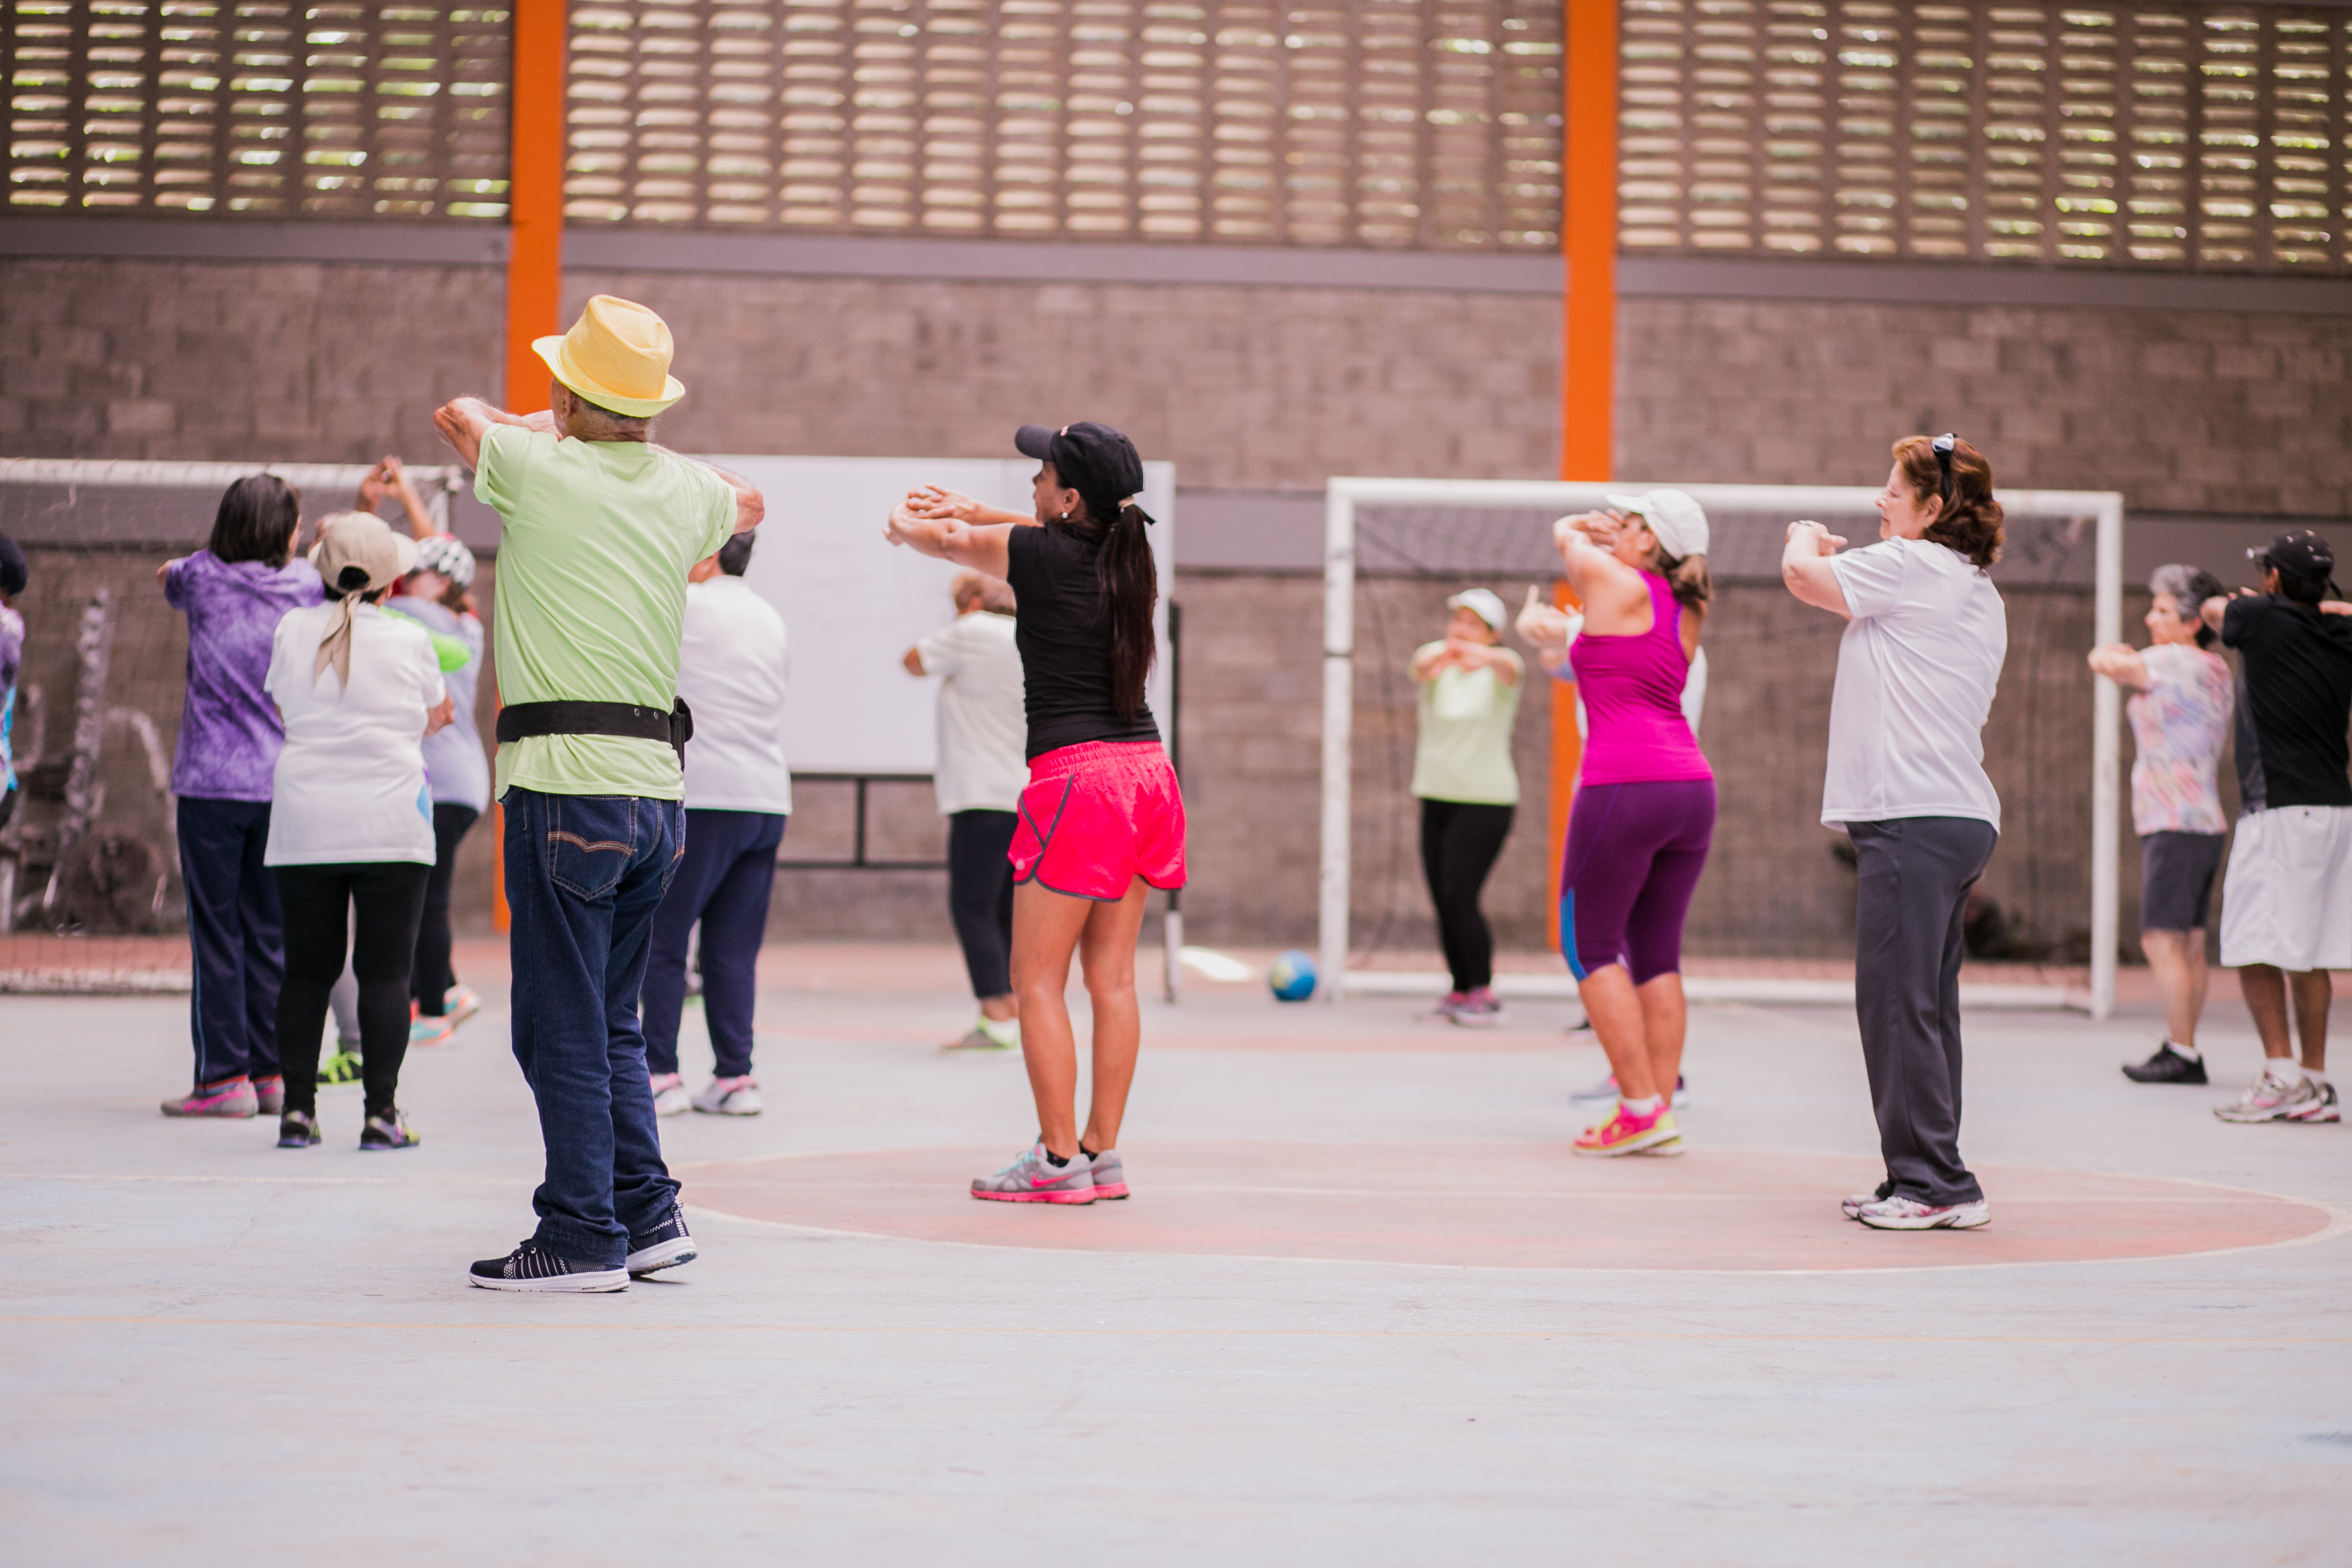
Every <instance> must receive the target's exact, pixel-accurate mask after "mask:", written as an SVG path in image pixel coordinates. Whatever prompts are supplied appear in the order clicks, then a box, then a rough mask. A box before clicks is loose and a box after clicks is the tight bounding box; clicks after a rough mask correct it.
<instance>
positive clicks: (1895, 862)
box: [1780, 436, 2009, 1230]
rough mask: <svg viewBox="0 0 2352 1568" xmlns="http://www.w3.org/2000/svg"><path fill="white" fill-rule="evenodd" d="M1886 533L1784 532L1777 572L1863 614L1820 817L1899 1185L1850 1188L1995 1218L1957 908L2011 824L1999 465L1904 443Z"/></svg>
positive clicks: (1956, 447)
mask: <svg viewBox="0 0 2352 1568" xmlns="http://www.w3.org/2000/svg"><path fill="white" fill-rule="evenodd" d="M1877 504H1878V519H1879V522H1878V538H1879V542H1877V543H1875V544H1873V545H1870V546H1868V547H1867V548H1865V549H1861V550H1855V551H1851V552H1847V553H1846V554H1843V555H1840V554H1839V553H1838V550H1839V548H1840V547H1841V546H1843V544H1844V543H1845V541H1844V540H1843V539H1840V538H1838V537H1837V536H1835V535H1834V534H1832V533H1831V532H1830V531H1828V530H1827V529H1825V528H1823V527H1822V525H1821V524H1820V523H1818V522H1792V523H1790V525H1789V538H1788V545H1787V548H1786V549H1785V550H1784V551H1783V552H1782V554H1781V558H1780V577H1781V580H1782V581H1783V582H1785V583H1786V584H1788V585H1789V589H1790V592H1791V593H1793V594H1795V595H1796V596H1797V597H1798V598H1800V599H1801V600H1803V601H1804V602H1805V603H1806V604H1808V605H1814V606H1816V607H1817V608H1820V609H1824V610H1827V611H1829V612H1830V613H1831V614H1832V615H1836V616H1843V617H1844V618H1845V620H1846V621H1847V622H1848V623H1849V624H1848V625H1847V626H1846V630H1845V636H1844V637H1843V639H1841V640H1840V642H1839V644H1838V668H1837V688H1836V690H1835V692H1834V694H1833V695H1832V698H1831V700H1830V752H1829V773H1828V779H1827V782H1826V784H1824V786H1823V788H1822V825H1823V826H1829V827H1843V828H1844V829H1845V831H1846V833H1847V835H1848V837H1851V838H1852V840H1853V852H1854V859H1855V862H1856V866H1857V869H1858V871H1859V873H1860V880H1859V890H1858V893H1857V895H1856V900H1855V911H1854V931H1855V954H1854V980H1853V990H1854V1012H1855V1016H1856V1017H1857V1019H1858V1021H1859V1022H1860V1024H1861V1026H1862V1050H1863V1060H1864V1064H1865V1066H1866V1067H1867V1068H1868V1069H1869V1074H1870V1097H1871V1102H1872V1105H1873V1106H1874V1109H1875V1110H1876V1111H1877V1114H1878V1142H1879V1148H1880V1150H1881V1152H1883V1153H1884V1154H1885V1158H1886V1179H1885V1181H1884V1182H1882V1183H1881V1184H1879V1187H1878V1190H1877V1191H1876V1192H1875V1193H1872V1194H1857V1195H1855V1196H1853V1197H1850V1198H1848V1199H1846V1200H1845V1203H1844V1205H1843V1206H1844V1211H1845V1214H1846V1215H1847V1217H1848V1218H1850V1219H1858V1220H1860V1221H1862V1222H1863V1223H1864V1225H1867V1226H1871V1227H1873V1228H1874V1229H1879V1230H1930V1229H1947V1228H1948V1229H1966V1228H1969V1227H1971V1226H1980V1225H1983V1224H1984V1223H1986V1221H1987V1220H1989V1219H1990V1217H1991V1210H1990V1208H1989V1207H1988V1206H1987V1205H1986V1204H1985V1196H1984V1189H1983V1188H1982V1187H1981V1186H1979V1185H1978V1184H1977V1179H1976V1177H1975V1176H1974V1175H1973V1174H1971V1173H1969V1168H1968V1167H1967V1165H1965V1164H1964V1163H1961V1160H1960V1003H1959V981H1960V916H1961V911H1962V910H1964V909H1965V908H1966V907H1967V904H1968V898H1969V889H1970V888H1972V887H1974V886H1975V885H1976V881H1977V879H1978V878H1979V877H1980V876H1982V875H1983V874H1984V869H1985V867H1986V866H1987V865H1988V864H1989V863H1990V861H1991V859H1992V850H1993V845H1994V843H1995V842H1996V841H1997V840H1998V839H1999V837H2000V796H1999V795H1995V794H1994V793H1993V787H1992V781H1991V780H1990V778H1988V777H1986V776H1985V771H1984V737H1983V730H1984V723H1985V720H1986V718H1987V716H1988V715H1989V714H1990V711H1991V709H1992V699H1993V690H1994V688H1995V687H1996V686H1997V685H1998V684H1999V682H2000V667H2001V661H2002V660H2003V658H2006V657H2007V655H2008V651H2009V620H2008V612H2007V611H2006V609H2005V608H2004V607H2003V605H2002V604H2001V600H2000V593H1999V592H1998V591H1997V590H1995V588H1994V587H1993V585H1992V578H1991V577H1990V575H1989V574H1988V569H1989V568H1990V566H1991V565H1992V563H1994V562H1995V561H1997V560H1999V559H2000V544H2001V518H2002V513H2001V507H2000V502H1999V501H1997V500H1993V495H1992V466H1991V465H1990V463H1988V462H1986V461H1985V458H1984V456H1983V454H1982V453H1980V452H1979V451H1978V450H1977V449H1976V448H1975V447H1971V446H1969V444H1968V443H1967V442H1966V441H1961V440H1958V439H1956V438H1955V437H1950V436H1938V437H1936V438H1935V439H1934V440H1932V441H1931V440H1929V439H1928V438H1927V437H1925V436H1906V437H1904V438H1903V439H1902V440H1900V441H1897V442H1896V443H1895V467H1894V468H1893V469H1892V470H1891V471H1890V472H1889V473H1888V474H1887V476H1886V487H1885V489H1882V490H1881V491H1879V494H1878V503H1877Z"/></svg>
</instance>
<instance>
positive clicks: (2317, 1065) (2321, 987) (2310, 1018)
mask: <svg viewBox="0 0 2352 1568" xmlns="http://www.w3.org/2000/svg"><path fill="white" fill-rule="evenodd" d="M2334 994H2335V985H2334V983H2333V981H2332V980H2331V979H2330V978H2329V976H2328V973H2327V971H2326V970H2325V969H2307V970H2305V971H2304V972H2302V973H2299V974H2297V975H2296V976H2295V977H2294V1021H2295V1026H2296V1032H2297V1033H2299V1034H2301V1035H2302V1036H2303V1065H2304V1066H2305V1067H2306V1068H2309V1069H2310V1070H2312V1071H2313V1072H2326V1070H2327V1004H2328V1002H2329V1001H2330V1000H2332V999H2333V996H2334Z"/></svg>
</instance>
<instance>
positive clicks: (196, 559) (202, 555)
mask: <svg viewBox="0 0 2352 1568" xmlns="http://www.w3.org/2000/svg"><path fill="white" fill-rule="evenodd" d="M163 597H164V598H166V599H168V600H169V601H171V604H172V607H173V608H174V609H177V610H184V611H186V612H187V616H188V701H187V706H185V707H184V708H183V709H181V710H180V745H179V750H178V751H177V752H174V753H173V757H172V793H173V795H194V796H195V797H196V798H198V799H202V800H268V798H269V793H270V784H271V773H272V772H273V770H275V769H276V767H277V766H278V752H279V751H280V750H281V749H283V748H284V746H285V744H286V727H285V725H283V724H282V723H280V722H279V721H278V710H277V708H276V707H275V706H274V705H273V704H272V703H271V702H270V700H269V693H268V691H266V690H264V689H262V680H263V679H264V678H265V677H266V676H268V673H269V641H270V634H272V633H273V632H275V631H277V629H278V622H279V621H280V620H281V619H283V618H284V616H285V615H286V612H287V611H289V610H298V609H300V608H301V607H302V606H303V605H315V604H317V603H319V602H320V600H321V599H323V598H325V597H326V592H325V589H324V588H323V587H322V586H321V584H320V582H319V574H318V572H317V571H316V570H315V569H313V568H312V566H311V565H310V563H309V562H308V561H303V560H299V559H297V560H293V561H289V562H288V563H286V564H285V565H283V566H272V565H269V564H268V563H266V562H261V561H236V562H228V561H223V560H222V559H221V558H220V557H219V556H217V555H215V554H214V553H213V552H211V551H209V550H199V551H197V552H195V553H194V555H191V556H189V557H188V558H187V559H186V560H184V561H176V562H173V563H172V567H171V569H170V570H169V571H168V572H166V573H165V574H163Z"/></svg>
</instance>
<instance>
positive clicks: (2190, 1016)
mask: <svg viewBox="0 0 2352 1568" xmlns="http://www.w3.org/2000/svg"><path fill="white" fill-rule="evenodd" d="M2139 945H2140V951H2141V952H2145V953H2147V967H2148V973H2150V974H2151V975H2153V976H2154V977H2155V979H2156V994H2158V996H2159V997H2161V998H2163V1001H2164V1027H2165V1032H2166V1034H2167V1036H2168V1037H2169V1038H2170V1039H2171V1041H2172V1043H2173V1044H2174V1045H2176V1046H2181V1047H2187V1048H2188V1049H2189V1050H2192V1051H2193V1050H2195V1049H2196V1048H2197V1018H2198V1015H2199V1014H2200V1012H2201V1011H2202V1010H2203V1008H2204V1005H2205V933H2204V932H2203V931H2142V932H2140V933H2139Z"/></svg>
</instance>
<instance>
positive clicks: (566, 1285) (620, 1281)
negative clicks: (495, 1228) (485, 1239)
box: [466, 1241, 629, 1292]
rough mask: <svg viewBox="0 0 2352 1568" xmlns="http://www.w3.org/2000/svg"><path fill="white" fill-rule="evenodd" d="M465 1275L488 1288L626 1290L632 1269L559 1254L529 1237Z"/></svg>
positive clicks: (483, 1261) (476, 1266) (484, 1259)
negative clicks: (580, 1261) (608, 1265)
mask: <svg viewBox="0 0 2352 1568" xmlns="http://www.w3.org/2000/svg"><path fill="white" fill-rule="evenodd" d="M466 1278H467V1279H469V1280H471V1281H473V1283H475V1284H477V1285H479V1286H480V1287H481V1288H482V1289H485V1290H569V1291H574V1292H588V1291H596V1290H625V1289H628V1288H629V1271H628V1270H627V1269H625V1268H594V1267H593V1266H591V1265H589V1264H585V1263H574V1262H572V1260H571V1259H569V1258H558V1257H556V1256H555V1254H553V1253H552V1252H549V1251H547V1250H546V1249H545V1248H543V1247H541V1246H540V1245H539V1243H537V1242H535V1241H526V1242H524V1243H523V1244H522V1245H521V1246H520V1247H516V1248H515V1249H514V1250H513V1251H512V1252H509V1253H508V1254H507V1255H506V1256H505V1257H504V1258H483V1259H482V1260H481V1261H480V1262H479V1263H477V1264H475V1265H474V1267H473V1268H472V1269H471V1270H469V1271H468V1272H467V1276H466Z"/></svg>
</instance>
